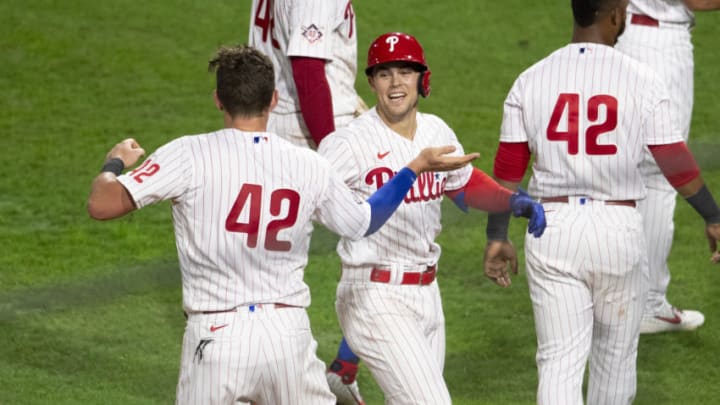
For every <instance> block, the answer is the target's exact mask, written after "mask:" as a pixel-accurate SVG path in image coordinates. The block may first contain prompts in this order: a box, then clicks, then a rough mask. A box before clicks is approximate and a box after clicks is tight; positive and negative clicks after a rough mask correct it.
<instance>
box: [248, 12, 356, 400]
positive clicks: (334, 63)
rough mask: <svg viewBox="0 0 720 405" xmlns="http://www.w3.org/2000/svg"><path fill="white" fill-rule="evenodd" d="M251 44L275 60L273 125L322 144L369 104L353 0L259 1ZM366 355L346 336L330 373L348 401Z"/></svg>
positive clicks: (300, 141)
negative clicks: (359, 84) (358, 84)
mask: <svg viewBox="0 0 720 405" xmlns="http://www.w3.org/2000/svg"><path fill="white" fill-rule="evenodd" d="M249 44H250V45H253V46H255V47H256V48H258V49H259V50H261V51H262V52H264V53H265V54H266V55H268V56H269V57H270V59H271V60H272V61H273V65H274V66H275V71H276V72H277V75H276V84H277V90H278V93H279V101H278V106H277V107H276V108H275V109H274V110H273V111H272V112H271V113H270V122H269V123H268V130H269V131H271V132H274V133H277V134H279V135H280V136H282V137H284V138H285V139H287V140H289V141H290V142H292V143H294V144H296V145H298V146H306V147H309V148H312V149H316V148H317V145H319V144H320V141H322V139H323V138H325V136H327V135H328V134H330V133H331V132H333V131H334V130H335V129H336V128H340V127H342V126H344V125H347V124H348V123H349V122H350V121H351V120H352V119H353V118H354V117H356V116H358V115H360V114H361V113H362V112H364V111H366V110H367V106H366V105H365V103H364V102H363V101H362V99H361V98H360V97H359V96H358V94H357V92H356V91H355V78H356V74H357V25H356V24H355V11H354V10H353V7H352V1H351V0H330V1H328V0H310V1H308V0H303V1H298V0H253V2H252V8H251V14H250V33H249ZM358 362H359V359H358V357H357V356H356V355H355V354H354V353H353V352H352V350H350V348H349V346H348V345H347V343H346V342H345V339H343V340H342V341H341V343H340V347H339V349H338V355H337V358H336V359H335V360H334V361H333V362H332V363H331V364H330V367H329V368H328V373H327V380H328V384H329V385H330V389H331V390H332V391H333V393H335V395H336V396H337V398H338V403H339V404H340V405H352V404H363V403H364V402H363V399H362V396H361V395H360V390H359V387H358V383H357V381H356V376H357V372H358V368H357V364H358Z"/></svg>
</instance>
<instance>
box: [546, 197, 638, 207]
mask: <svg viewBox="0 0 720 405" xmlns="http://www.w3.org/2000/svg"><path fill="white" fill-rule="evenodd" d="M580 198H582V197H580ZM588 200H592V199H591V198H588ZM549 202H554V203H568V202H570V197H568V196H566V195H563V196H560V197H541V198H540V203H549ZM603 202H604V203H605V205H624V206H626V207H636V206H637V204H636V203H635V201H633V200H605V201H603Z"/></svg>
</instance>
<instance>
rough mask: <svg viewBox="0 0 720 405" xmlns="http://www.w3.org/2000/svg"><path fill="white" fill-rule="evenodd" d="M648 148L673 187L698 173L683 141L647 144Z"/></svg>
mask: <svg viewBox="0 0 720 405" xmlns="http://www.w3.org/2000/svg"><path fill="white" fill-rule="evenodd" d="M648 148H649V149H650V152H651V153H652V155H653V157H654V158H655V163H657V165H658V167H659V168H660V170H662V173H663V174H664V175H665V178H667V179H668V182H670V184H671V185H672V186H673V187H675V188H678V187H681V186H683V185H685V184H687V183H689V182H690V181H692V180H693V179H695V178H696V177H697V176H699V175H700V168H699V167H698V165H697V162H696V161H695V158H694V157H693V155H692V153H690V151H689V150H688V148H687V145H686V144H685V142H676V143H670V144H667V145H649V146H648Z"/></svg>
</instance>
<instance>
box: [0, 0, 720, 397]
mask: <svg viewBox="0 0 720 405" xmlns="http://www.w3.org/2000/svg"><path fill="white" fill-rule="evenodd" d="M249 7H250V6H249V1H233V2H231V1H216V2H194V1H187V0H176V1H172V2H171V1H162V0H161V1H154V2H142V3H141V2H136V1H127V0H111V1H90V0H76V1H72V2H59V1H51V0H36V1H32V2H25V1H18V0H4V1H3V2H2V3H0V166H1V167H2V168H3V174H2V176H0V404H13V405H14V404H50V403H52V404H168V403H172V402H173V401H174V393H175V384H176V379H177V373H178V364H179V355H180V343H181V338H182V333H183V327H184V318H183V316H182V309H181V297H180V294H181V293H180V276H179V271H178V268H177V258H176V251H175V245H174V239H173V232H172V226H171V221H170V209H169V205H168V204H161V205H159V206H156V207H151V208H147V209H143V210H141V211H139V212H136V213H133V214H132V215H130V216H128V217H126V218H123V219H120V220H116V221H114V222H109V223H99V222H94V221H92V220H90V219H89V218H88V216H87V214H86V212H85V201H86V198H87V194H88V192H89V187H90V182H91V180H92V178H93V177H94V176H95V175H96V173H97V172H98V170H99V168H100V166H101V165H102V162H103V160H104V155H105V153H106V151H107V150H108V149H109V148H110V147H111V146H112V145H114V144H115V143H116V142H118V141H119V140H121V139H123V138H125V137H129V136H132V137H135V138H136V139H138V140H139V141H140V142H141V144H142V145H143V146H144V147H145V148H146V150H149V151H150V150H154V149H155V148H157V147H158V146H160V145H162V144H163V143H165V142H167V141H168V140H170V139H172V138H175V137H177V136H180V135H184V134H193V133H202V132H208V131H211V130H215V129H217V128H219V127H220V126H221V125H222V119H221V116H220V114H219V113H218V112H217V111H216V109H215V108H214V105H213V103H212V98H211V94H212V89H213V87H212V86H213V77H212V75H210V74H208V73H207V60H208V59H209V58H210V57H211V56H212V55H213V53H214V51H215V49H216V48H217V46H219V45H221V44H235V43H243V42H245V41H246V38H247V30H248V19H249V15H250V12H249ZM355 11H356V14H357V28H358V35H359V37H358V44H359V49H360V52H359V54H360V55H361V61H360V66H362V65H363V64H364V62H363V59H364V54H365V50H366V49H367V46H368V45H369V43H370V41H371V40H372V39H373V38H374V37H376V36H377V35H379V34H381V33H384V32H387V31H394V30H401V31H406V32H410V33H413V34H415V35H417V37H418V38H419V39H420V41H421V42H422V43H423V44H424V46H425V48H426V52H427V58H428V61H429V64H430V65H431V68H432V70H433V94H432V96H431V97H430V98H428V99H427V100H423V101H422V102H421V109H422V110H424V111H427V112H432V113H435V114H437V115H439V116H441V117H443V118H444V119H445V120H446V121H447V122H448V123H449V124H450V126H451V127H453V128H454V129H455V131H456V133H457V135H458V137H459V138H460V140H461V141H462V142H463V144H464V145H465V148H466V150H468V151H479V152H481V154H482V157H481V159H480V160H479V161H478V162H477V163H476V165H477V166H478V167H480V168H482V169H484V170H486V171H489V170H490V169H491V166H492V158H493V156H494V152H495V148H496V146H497V135H498V131H499V126H500V121H501V118H502V102H503V100H504V98H505V95H506V94H507V91H508V90H509V88H510V86H511V84H512V82H513V80H514V79H515V77H516V76H517V75H518V74H519V73H520V72H521V71H522V70H523V69H525V68H526V67H528V66H529V65H530V64H532V63H533V62H535V61H536V60H538V59H540V58H541V57H543V56H545V55H546V54H548V53H549V52H550V51H552V50H554V49H556V48H558V47H560V46H562V45H564V44H565V43H566V42H567V41H568V40H569V38H570V32H571V26H572V23H571V15H570V10H569V1H562V2H559V1H551V0H536V1H528V0H506V1H503V2H495V1H483V0H480V1H476V0H455V1H447V2H443V1H429V0H420V1H417V0H414V1H411V0H393V1H392V2H388V1H380V0H358V1H356V2H355ZM718 38H720V13H716V14H714V15H712V14H706V15H699V16H698V18H697V27H696V29H695V31H694V42H695V47H696V48H695V52H696V58H695V62H696V63H695V64H696V76H695V80H696V97H695V110H694V116H693V131H692V134H691V145H692V146H693V149H694V150H696V151H697V152H698V156H699V161H700V164H701V166H702V167H703V169H704V170H706V171H705V178H706V180H708V182H709V183H710V185H711V187H712V188H713V189H714V190H715V191H716V195H718V196H720V178H719V177H718V175H719V174H720V164H718V156H720V147H718V139H717V137H718V130H717V128H718V126H720V118H719V117H718V114H717V108H718V107H720V97H719V96H718V94H720V68H719V66H720V53H718V52H717V50H718V47H717V41H718ZM357 85H358V89H359V91H360V93H361V94H362V95H363V96H364V97H365V98H366V100H371V97H370V92H369V90H368V88H367V85H366V84H365V82H364V78H363V77H360V78H359V80H358V84H357ZM444 208H445V209H446V212H445V216H444V220H443V223H444V232H443V234H442V235H441V238H440V242H441V244H442V245H443V249H444V252H443V256H442V259H441V269H442V270H441V275H440V284H441V288H442V291H443V297H444V305H445V315H446V318H447V358H446V367H445V375H446V379H447V381H448V385H449V387H450V391H451V394H452V396H453V399H454V403H456V404H492V405H496V404H497V405H499V404H533V403H534V401H535V386H536V382H537V376H536V369H535V361H534V354H535V334H534V327H533V319H532V311H531V306H530V300H529V298H528V291H527V282H526V276H525V274H524V271H523V270H521V274H520V275H519V276H517V277H516V278H515V279H514V281H515V282H514V284H513V286H512V287H511V288H510V289H507V290H502V289H500V288H497V287H496V286H495V285H494V284H492V283H491V282H490V281H488V280H487V279H486V278H485V277H484V276H483V273H482V267H481V265H482V249H483V247H484V244H485V237H484V226H485V220H486V218H485V215H483V214H481V213H478V212H473V213H470V214H467V215H466V214H462V213H460V212H459V210H457V209H455V208H454V207H453V206H451V204H449V203H446V204H445V206H444ZM523 223H524V221H516V223H515V225H514V227H513V229H512V234H513V239H514V241H516V243H517V245H518V246H519V247H520V248H521V243H522V232H523V231H522V229H521V227H520V226H521V225H522V224H523ZM676 225H677V232H676V235H675V245H674V248H673V252H672V257H671V269H672V274H673V281H672V284H671V286H670V291H669V296H670V299H671V301H672V302H673V303H675V304H676V305H679V306H686V307H689V308H696V309H701V310H702V311H703V312H704V313H705V315H706V324H705V326H703V327H702V328H701V329H700V330H698V331H696V332H693V333H684V334H667V335H659V336H643V337H642V338H641V346H640V355H639V362H638V363H639V378H638V394H637V400H636V401H635V403H636V404H652V405H661V404H717V403H718V402H719V401H720V400H718V398H720V388H719V387H718V384H717V382H718V380H719V379H720V368H718V366H717V361H718V357H719V355H718V354H719V353H720V298H718V297H719V296H720V294H718V287H717V286H718V284H719V283H720V268H718V267H713V266H711V265H710V264H709V260H708V258H709V254H708V252H707V246H706V242H705V240H704V236H703V232H702V221H701V220H700V219H699V218H698V217H697V215H695V213H694V212H693V211H692V209H691V208H689V207H688V206H687V204H684V203H682V202H680V203H679V204H678V210H677V213H676ZM335 241H336V239H335V237H334V236H332V235H331V234H330V233H328V232H326V231H324V230H323V229H318V230H317V232H316V233H315V235H314V238H313V243H312V252H311V259H310V263H309V266H308V269H307V280H308V283H309V284H310V286H311V288H312V291H313V305H312V307H311V308H310V315H311V317H312V322H313V332H314V335H315V337H316V339H317V340H318V342H319V356H320V357H321V358H322V359H323V360H325V361H329V360H331V359H332V358H333V356H334V354H335V351H336V348H337V343H338V342H339V339H340V331H339V327H338V326H337V321H336V318H335V311H334V299H335V297H334V295H335V284H336V281H337V279H338V277H339V261H338V260H337V258H336V255H335V252H334V249H335V247H334V245H335ZM360 383H361V388H362V390H363V394H364V396H365V399H366V400H367V403H368V404H380V403H382V402H383V399H382V395H381V393H380V391H379V390H378V388H377V386H376V385H375V383H374V382H373V381H372V377H371V376H370V374H369V373H368V371H367V369H365V368H363V369H362V372H361V376H360Z"/></svg>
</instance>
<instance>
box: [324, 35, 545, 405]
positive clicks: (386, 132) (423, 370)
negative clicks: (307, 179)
mask: <svg viewBox="0 0 720 405" xmlns="http://www.w3.org/2000/svg"><path fill="white" fill-rule="evenodd" d="M365 73H366V75H367V79H368V83H369V85H370V87H371V88H372V91H373V92H374V93H375V95H376V103H377V104H376V106H375V107H374V108H372V109H371V110H370V111H368V112H367V113H365V114H363V115H362V116H360V117H358V118H357V119H355V120H354V121H352V122H351V123H350V124H349V125H347V126H345V127H343V128H340V129H338V130H337V131H336V132H334V133H333V134H331V135H330V136H328V137H327V138H325V140H323V142H322V143H321V144H320V148H319V149H318V152H319V153H320V154H321V155H323V156H325V157H326V158H327V159H328V160H329V161H330V163H331V165H332V167H333V169H334V170H335V171H336V172H337V173H338V174H339V175H340V176H341V178H343V179H344V181H345V182H346V183H347V184H348V185H349V186H350V188H351V189H352V190H353V191H355V192H356V193H357V194H358V195H360V196H363V197H366V196H368V195H370V194H372V193H373V192H375V190H377V189H378V187H381V186H382V185H383V184H384V183H386V182H387V181H389V180H390V179H391V178H394V174H395V173H396V172H397V170H399V169H400V168H401V167H402V162H403V161H405V160H406V159H407V157H408V156H414V155H416V154H417V151H418V150H420V149H422V148H425V147H429V146H433V145H444V144H452V145H455V146H456V148H457V151H458V153H462V146H461V145H460V143H459V142H458V140H457V137H456V136H455V133H454V132H453V131H452V130H451V129H450V128H449V127H448V126H447V124H445V122H444V121H442V120H441V119H440V118H438V117H436V116H434V115H430V114H423V113H420V112H418V110H417V107H418V101H419V97H420V96H423V97H426V96H428V95H429V93H430V70H429V69H428V65H427V63H426V61H425V56H424V53H423V49H422V47H421V46H420V43H418V41H417V40H416V39H415V38H414V37H413V36H411V35H407V34H403V33H399V32H395V33H388V34H384V35H382V36H380V37H378V38H377V39H375V41H374V42H373V43H372V45H371V46H370V49H369V51H368V60H367V68H366V70H365ZM443 194H448V195H449V196H451V197H452V198H453V200H454V201H455V202H456V203H457V204H458V205H459V206H461V207H462V208H467V206H470V207H473V208H477V209H481V210H485V211H502V212H504V211H509V210H510V209H511V207H512V209H513V212H514V213H515V214H516V215H523V216H526V217H529V218H530V222H529V230H530V231H531V232H533V233H534V234H535V235H540V234H541V233H542V232H543V229H544V227H545V222H544V214H543V211H542V207H541V206H540V205H539V204H538V203H536V202H535V201H533V200H531V199H530V198H529V197H528V196H527V195H522V194H519V193H516V194H513V193H512V192H511V191H510V190H507V189H505V188H503V187H500V186H498V184H497V183H496V182H495V181H494V180H492V178H490V177H489V176H487V175H486V174H484V173H483V172H482V171H480V170H478V169H474V168H473V167H472V166H469V165H468V166H465V167H463V168H461V169H458V170H455V171H451V172H448V173H426V174H424V175H422V176H420V177H418V180H417V182H416V183H415V185H413V188H412V189H411V190H410V192H409V193H408V194H407V195H406V196H405V199H404V204H402V206H401V207H400V208H399V209H398V211H397V212H396V213H395V215H394V216H393V218H392V219H391V220H390V221H389V222H388V223H387V224H386V225H385V227H384V228H383V230H382V231H381V232H380V233H377V234H375V235H374V236H372V237H371V238H368V239H366V240H365V241H362V242H360V243H356V242H355V241H352V240H350V239H348V238H341V240H340V242H339V243H338V247H337V250H338V254H339V255H340V258H341V261H342V267H343V268H342V277H341V281H340V284H339V285H338V289H337V302H336V307H337V312H338V319H339V321H340V325H341V326H342V329H343V332H344V334H345V338H346V339H347V342H348V343H349V345H350V347H351V348H352V350H353V351H354V352H355V353H357V354H358V355H359V356H360V357H361V358H362V359H363V361H364V362H365V363H366V364H367V366H368V368H369V369H370V371H371V372H372V374H373V377H374V378H375V380H376V381H377V383H378V385H379V386H380V388H381V389H382V390H383V393H384V394H385V403H386V404H433V405H441V404H450V403H451V401H450V394H449V392H448V389H447V385H446V384H445V380H444V378H443V367H444V362H445V320H444V315H443V310H442V301H441V297H440V290H439V287H438V283H437V281H436V280H435V277H436V274H437V271H438V260H439V258H440V246H439V245H438V244H437V243H436V242H435V238H436V237H437V236H438V234H439V233H440V229H441V224H440V212H441V209H440V208H441V202H442V197H443Z"/></svg>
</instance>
